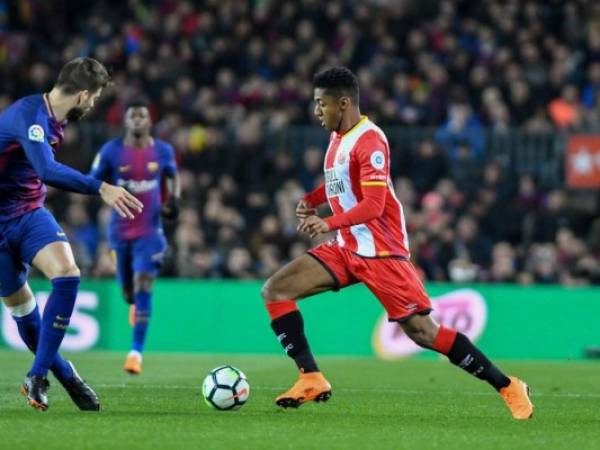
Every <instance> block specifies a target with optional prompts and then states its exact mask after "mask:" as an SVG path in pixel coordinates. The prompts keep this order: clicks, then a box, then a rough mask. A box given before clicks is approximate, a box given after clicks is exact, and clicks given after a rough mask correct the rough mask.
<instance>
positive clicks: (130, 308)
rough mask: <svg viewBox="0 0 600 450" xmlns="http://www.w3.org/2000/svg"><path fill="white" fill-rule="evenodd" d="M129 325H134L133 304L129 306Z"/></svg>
mask: <svg viewBox="0 0 600 450" xmlns="http://www.w3.org/2000/svg"><path fill="white" fill-rule="evenodd" d="M129 325H131V326H132V327H133V326H135V305H131V306H130V307H129Z"/></svg>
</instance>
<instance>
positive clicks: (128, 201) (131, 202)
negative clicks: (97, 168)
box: [100, 183, 144, 219]
mask: <svg viewBox="0 0 600 450" xmlns="http://www.w3.org/2000/svg"><path fill="white" fill-rule="evenodd" d="M100 197H102V200H104V203H106V204H107V205H108V206H110V207H111V208H113V209H114V210H115V211H117V214H119V215H120V216H121V217H123V218H124V219H133V217H134V215H133V213H134V212H137V213H141V212H142V210H143V209H144V205H143V203H142V202H140V201H139V200H138V199H137V198H135V197H134V196H133V195H132V194H130V193H129V192H127V191H126V190H125V189H124V188H122V187H120V186H113V185H112V184H108V183H102V185H101V186H100Z"/></svg>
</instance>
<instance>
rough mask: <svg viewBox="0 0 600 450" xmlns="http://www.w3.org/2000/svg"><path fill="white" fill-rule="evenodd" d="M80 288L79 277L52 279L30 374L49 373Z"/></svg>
mask: <svg viewBox="0 0 600 450" xmlns="http://www.w3.org/2000/svg"><path fill="white" fill-rule="evenodd" d="M78 288H79V277H61V278H54V279H53V280H52V292H51V293H50V297H48V302H47V303H46V308H45V309H44V316H43V318H42V324H41V330H40V336H39V343H38V348H37V350H36V353H35V359H34V361H33V366H32V367H31V370H30V371H29V375H38V376H42V377H45V376H46V375H47V373H48V369H49V368H50V366H51V365H52V363H53V362H54V359H55V358H56V355H57V354H58V348H59V347H60V344H61V343H62V340H63V338H64V336H65V333H66V331H67V328H68V326H69V321H70V319H71V314H72V313H73V308H74V307H75V299H76V298H77V289H78Z"/></svg>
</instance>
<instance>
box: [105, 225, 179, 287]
mask: <svg viewBox="0 0 600 450" xmlns="http://www.w3.org/2000/svg"><path fill="white" fill-rule="evenodd" d="M111 247H112V249H113V251H114V252H115V259H116V262H117V278H118V279H119V282H120V283H121V286H122V287H123V288H132V287H133V276H134V274H136V273H144V274H148V275H153V276H156V275H158V272H159V271H160V268H161V267H162V263H163V259H164V255H165V250H166V249H167V240H166V239H165V237H164V235H162V234H156V235H154V236H150V237H142V238H138V239H132V240H128V241H118V242H113V243H112V244H111Z"/></svg>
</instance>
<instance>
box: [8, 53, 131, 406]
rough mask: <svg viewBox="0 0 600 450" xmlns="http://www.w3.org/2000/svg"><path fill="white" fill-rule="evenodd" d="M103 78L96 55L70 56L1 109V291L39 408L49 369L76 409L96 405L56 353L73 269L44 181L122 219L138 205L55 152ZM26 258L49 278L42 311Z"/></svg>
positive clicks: (74, 284) (71, 301) (32, 400)
mask: <svg viewBox="0 0 600 450" xmlns="http://www.w3.org/2000/svg"><path fill="white" fill-rule="evenodd" d="M108 82H109V75H108V73H107V71H106V69H105V68H104V66H103V65H102V64H101V63H99V62H98V61H96V60H94V59H91V58H77V59H74V60H72V61H70V62H68V63H67V64H66V65H65V66H64V67H63V68H62V70H61V72H60V74H59V76H58V80H57V81H56V84H55V86H54V88H53V89H52V90H51V91H50V92H49V93H47V94H36V95H31V96H28V97H24V98H22V99H20V100H18V101H16V102H15V103H13V104H12V105H10V106H9V107H8V108H7V109H6V110H4V111H3V112H2V114H1V115H0V267H1V270H0V296H2V300H3V301H4V303H5V305H6V306H7V308H8V309H9V311H10V312H11V315H12V316H13V318H14V319H15V321H16V322H17V327H18V330H19V334H20V336H21V338H22V339H23V341H24V342H25V344H26V345H27V347H28V348H29V349H30V350H31V351H32V352H34V353H35V359H34V361H33V365H32V367H31V369H30V371H29V372H28V374H27V377H26V378H25V382H24V384H23V386H22V391H23V393H24V394H25V395H26V396H27V399H28V403H29V404H30V405H31V406H33V407H34V408H37V409H39V410H42V411H44V410H46V409H47V408H48V396H47V391H48V388H49V383H48V380H47V378H46V376H47V373H48V370H52V372H53V374H54V375H55V377H56V378H57V379H58V381H59V382H60V383H61V384H62V385H63V386H64V388H65V389H66V390H67V392H68V393H69V395H70V396H71V398H72V399H73V401H74V402H75V403H76V404H77V406H78V407H79V408H80V409H83V410H99V408H100V404H99V401H98V398H97V396H96V394H95V393H94V391H93V390H92V389H91V388H90V387H89V386H87V385H86V384H85V383H84V381H83V380H82V379H81V377H80V376H79V375H78V374H77V372H76V371H75V369H74V367H73V365H72V364H71V363H70V362H68V361H65V360H64V359H62V358H61V356H60V355H59V354H58V348H59V347H60V344H61V342H62V340H63V337H64V335H65V332H66V330H67V327H68V326H69V320H70V318H71V314H72V312H73V308H74V305H75V299H76V297H77V290H78V286H79V269H78V268H77V265H76V264H75V260H74V258H73V253H72V251H71V247H70V245H69V242H68V240H67V237H66V235H65V233H64V231H63V230H62V228H61V227H60V226H59V225H58V223H57V222H56V220H55V219H54V217H52V215H51V214H50V212H49V211H48V210H46V209H45V208H44V207H43V205H44V200H45V198H46V186H45V185H46V184H49V185H51V186H55V187H57V188H61V189H64V190H67V191H71V192H78V193H82V194H88V195H98V194H99V195H100V196H101V197H102V199H103V200H104V201H105V202H106V203H107V204H108V205H110V206H111V207H113V208H114V209H115V210H116V211H117V213H118V214H119V215H121V216H122V217H123V218H124V219H131V218H133V211H138V212H139V211H141V209H142V204H141V203H140V202H139V201H138V200H137V199H136V198H135V197H133V196H132V195H131V194H129V193H128V192H127V191H126V190H125V189H123V188H122V187H117V186H112V185H110V184H108V183H103V182H100V181H98V180H96V179H95V178H93V177H90V176H86V175H83V174H81V173H80V172H78V171H76V170H73V169H71V168H70V167H67V166H65V165H62V164H60V163H58V162H56V161H55V160H54V152H55V151H56V150H57V148H58V147H59V146H60V144H61V142H62V139H63V127H64V125H65V124H66V122H67V121H73V120H78V119H80V118H81V117H83V116H84V115H85V114H86V113H87V112H89V111H90V110H91V109H92V108H93V106H94V104H95V102H96V101H97V100H98V97H100V94H101V93H102V89H103V88H104V87H105V86H106V85H107V84H108ZM30 265H33V266H35V267H36V268H37V269H39V270H40V271H41V272H42V273H43V274H44V275H45V276H46V277H47V278H48V279H49V280H50V281H51V282H52V291H51V293H50V297H49V298H48V303H47V304H46V307H45V310H44V316H43V318H42V317H41V316H40V313H39V310H38V308H37V305H36V302H35V300H34V297H33V293H32V292H31V289H30V288H29V285H28V284H27V274H28V270H29V266H30Z"/></svg>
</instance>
